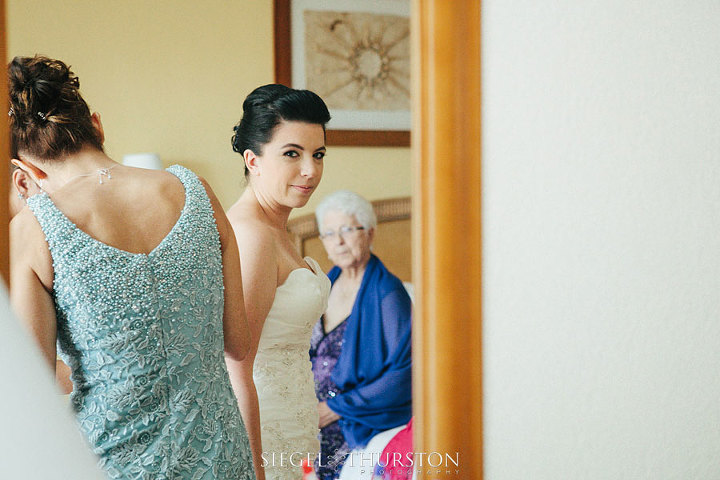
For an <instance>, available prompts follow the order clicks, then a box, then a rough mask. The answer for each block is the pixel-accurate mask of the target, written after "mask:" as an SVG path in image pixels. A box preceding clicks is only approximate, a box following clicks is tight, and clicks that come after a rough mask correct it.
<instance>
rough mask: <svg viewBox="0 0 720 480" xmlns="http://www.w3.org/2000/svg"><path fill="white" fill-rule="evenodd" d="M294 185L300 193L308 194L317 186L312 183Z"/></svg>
mask: <svg viewBox="0 0 720 480" xmlns="http://www.w3.org/2000/svg"><path fill="white" fill-rule="evenodd" d="M292 187H293V188H294V189H295V190H297V191H298V192H300V193H304V194H306V195H309V194H311V193H312V192H313V190H315V187H314V186H312V185H292Z"/></svg>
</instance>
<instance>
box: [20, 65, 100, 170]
mask: <svg viewBox="0 0 720 480" xmlns="http://www.w3.org/2000/svg"><path fill="white" fill-rule="evenodd" d="M8 88H9V90H10V111H9V112H8V115H9V116H10V143H11V149H12V151H11V153H12V156H13V158H19V155H20V154H23V153H24V154H26V155H30V156H33V157H35V158H38V159H40V160H52V159H56V158H58V157H62V156H64V155H68V154H71V153H76V152H78V151H79V150H80V149H82V148H83V147H85V146H88V145H89V146H92V147H95V148H97V149H98V150H101V151H102V149H103V146H102V138H101V135H100V133H99V132H98V131H97V129H96V128H95V126H94V125H93V122H92V117H91V115H90V109H89V108H88V105H87V103H85V100H83V98H82V96H81V95H80V81H79V80H78V78H77V77H76V76H75V74H74V73H73V72H72V71H70V68H69V67H68V66H67V65H65V64H64V63H63V62H61V61H60V60H53V59H51V58H47V57H43V56H39V55H36V56H34V57H15V58H14V59H13V60H12V62H10V64H9V65H8Z"/></svg>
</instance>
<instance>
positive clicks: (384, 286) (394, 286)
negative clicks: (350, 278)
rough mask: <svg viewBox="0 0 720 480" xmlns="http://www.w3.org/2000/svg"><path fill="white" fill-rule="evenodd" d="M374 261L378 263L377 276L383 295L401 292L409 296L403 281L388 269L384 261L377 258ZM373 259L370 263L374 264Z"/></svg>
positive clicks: (374, 257)
mask: <svg viewBox="0 0 720 480" xmlns="http://www.w3.org/2000/svg"><path fill="white" fill-rule="evenodd" d="M373 259H374V260H375V261H376V262H377V263H376V269H377V272H378V275H377V281H378V287H379V289H380V291H381V292H382V294H383V295H386V294H389V293H391V292H393V291H396V290H397V291H399V292H401V293H403V294H405V295H407V290H406V289H405V285H403V282H402V280H400V278H399V277H398V276H397V275H395V274H394V273H392V272H391V271H390V270H388V268H387V267H386V266H385V264H384V263H382V261H381V260H380V259H379V258H378V257H376V256H373ZM373 259H371V260H370V261H371V262H372V261H373ZM408 298H409V297H408Z"/></svg>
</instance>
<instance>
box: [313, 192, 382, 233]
mask: <svg viewBox="0 0 720 480" xmlns="http://www.w3.org/2000/svg"><path fill="white" fill-rule="evenodd" d="M330 211H340V212H342V213H344V214H346V215H351V216H353V217H355V219H356V220H357V221H358V222H359V223H360V224H361V225H362V226H363V227H365V230H370V229H371V228H375V227H377V217H376V216H375V210H373V207H372V205H371V204H370V202H368V201H367V200H365V198H363V197H362V196H360V195H358V194H357V193H355V192H351V191H349V190H338V191H337V192H333V193H331V194H330V195H328V196H326V197H325V198H323V200H322V202H320V204H319V205H318V206H317V207H316V208H315V219H316V220H317V224H318V230H322V221H323V219H324V218H325V215H326V214H327V213H328V212H330Z"/></svg>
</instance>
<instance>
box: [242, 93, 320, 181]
mask: <svg viewBox="0 0 720 480" xmlns="http://www.w3.org/2000/svg"><path fill="white" fill-rule="evenodd" d="M281 121H286V122H305V123H313V124H317V125H322V127H323V132H324V131H325V124H326V123H327V122H329V121H330V112H329V111H328V108H327V106H326V105H325V102H323V100H322V98H320V97H319V96H318V95H317V94H316V93H313V92H311V91H310V90H296V89H294V88H290V87H286V86H285V85H278V84H270V85H263V86H262V87H258V88H256V89H255V90H253V91H252V92H251V93H250V95H248V96H247V98H246V99H245V102H243V116H242V119H241V120H240V123H238V124H237V125H235V128H234V129H233V130H234V131H235V134H234V135H233V136H232V146H233V150H234V151H236V152H238V153H239V154H240V155H242V154H243V152H245V150H251V151H252V152H253V153H255V155H262V148H263V146H265V144H266V143H268V142H269V141H270V140H271V139H272V136H273V132H274V130H275V127H276V126H277V125H278V124H279V123H280V122H281ZM247 175H248V169H247V166H246V167H245V176H247Z"/></svg>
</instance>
